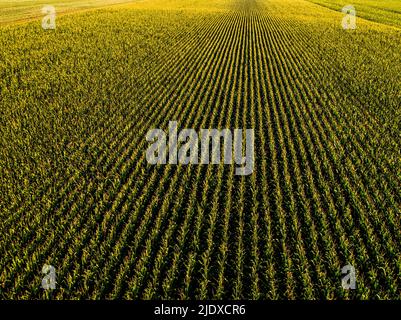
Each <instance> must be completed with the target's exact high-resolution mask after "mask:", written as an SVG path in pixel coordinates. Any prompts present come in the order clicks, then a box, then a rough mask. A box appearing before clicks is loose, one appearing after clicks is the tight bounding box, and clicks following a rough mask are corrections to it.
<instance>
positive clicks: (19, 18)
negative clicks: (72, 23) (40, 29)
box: [0, 0, 148, 26]
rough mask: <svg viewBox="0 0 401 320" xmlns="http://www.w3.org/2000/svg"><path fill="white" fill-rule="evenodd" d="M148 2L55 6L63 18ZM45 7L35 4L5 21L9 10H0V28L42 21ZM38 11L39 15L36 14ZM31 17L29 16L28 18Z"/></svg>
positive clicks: (111, 2)
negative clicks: (42, 9)
mask: <svg viewBox="0 0 401 320" xmlns="http://www.w3.org/2000/svg"><path fill="white" fill-rule="evenodd" d="M145 1H148V0H120V1H118V0H117V1H114V2H113V1H99V4H93V5H91V4H90V3H88V4H87V5H85V4H83V5H82V4H81V5H77V3H76V2H72V3H71V6H69V3H68V2H60V3H59V4H57V3H54V4H53V5H54V6H55V7H56V9H57V16H63V15H66V14H75V13H80V12H85V11H91V10H97V9H104V8H108V7H115V6H119V5H127V4H135V3H141V2H145ZM42 6H43V4H40V3H39V4H35V5H33V6H32V7H27V8H26V10H24V11H21V14H18V15H16V16H15V18H8V19H4V15H5V13H4V11H5V10H7V9H9V8H0V26H7V25H13V24H19V23H26V22H30V21H35V20H37V19H41V18H42V17H43V14H42V13H41V11H40V8H41V7H42ZM36 9H38V10H36ZM32 11H33V12H32ZM36 11H37V13H35V12H36ZM26 15H29V16H26Z"/></svg>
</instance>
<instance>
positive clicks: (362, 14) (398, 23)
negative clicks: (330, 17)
mask: <svg viewBox="0 0 401 320" xmlns="http://www.w3.org/2000/svg"><path fill="white" fill-rule="evenodd" d="M305 1H307V2H310V3H313V4H316V5H318V6H321V7H324V8H327V9H329V10H331V11H336V12H339V13H340V12H341V8H342V7H343V5H342V4H339V3H336V2H333V3H327V2H324V1H321V0H305ZM349 4H353V2H352V1H349ZM353 5H354V6H355V7H356V9H357V17H359V18H361V19H365V20H368V21H371V22H375V23H380V24H383V25H387V26H390V27H394V28H397V29H401V12H399V11H397V10H393V9H391V8H384V7H383V8H381V7H377V6H369V5H365V4H363V7H362V5H361V4H358V3H355V4H353ZM400 7H401V4H400ZM361 8H362V10H361ZM364 9H365V10H364ZM366 9H372V10H377V11H378V12H381V13H389V14H399V15H400V19H399V20H391V18H390V17H387V16H385V15H383V14H382V15H381V17H382V19H380V18H376V19H374V18H373V17H372V15H373V13H370V14H369V13H367V12H366ZM400 9H401V8H400Z"/></svg>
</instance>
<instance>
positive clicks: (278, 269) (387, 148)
mask: <svg viewBox="0 0 401 320" xmlns="http://www.w3.org/2000/svg"><path fill="white" fill-rule="evenodd" d="M322 2H325V3H326V4H327V3H328V2H330V5H323V6H322V5H320V4H319V3H322ZM356 2H357V4H359V6H361V10H360V11H361V14H362V16H361V17H359V16H358V20H357V29H355V30H343V29H342V27H341V20H342V17H343V13H342V12H341V8H342V6H343V5H342V2H341V1H313V2H310V1H304V0H292V1H290V0H215V1H211V0H187V1H184V0H165V1H162V0H148V1H139V2H132V3H122V4H121V3H119V4H118V5H114V6H102V7H99V8H91V9H90V10H77V11H73V12H66V13H65V14H64V13H63V14H60V15H58V16H57V28H56V29H55V30H43V29H42V27H41V24H40V19H38V18H32V19H27V20H23V21H21V20H19V19H15V22H8V23H3V24H0V30H1V32H0V75H1V77H0V115H1V116H0V150H1V151H0V168H1V175H0V197H1V198H0V221H1V222H0V297H1V298H2V299H145V300H148V299H180V300H181V299H234V300H237V299H400V298H401V232H400V230H401V193H400V186H401V183H400V182H401V170H400V160H401V152H400V146H401V143H400V142H401V139H400V138H401V131H400V125H401V42H400V39H401V30H400V25H401V4H400V3H399V2H398V6H397V4H393V7H394V8H393V10H392V11H391V12H390V11H389V14H388V15H386V11H383V12H384V13H382V14H381V15H379V17H378V20H376V21H374V19H373V20H372V19H371V16H374V10H373V9H372V8H371V7H367V5H366V7H363V6H364V4H363V3H362V2H361V1H356ZM55 3H56V4H55V7H56V8H57V1H55ZM339 3H341V5H339V6H336V5H337V4H339ZM375 3H377V6H379V5H382V6H385V1H375ZM345 4H346V3H345ZM345 4H344V5H345ZM357 4H356V8H357V12H358V6H357ZM333 8H337V10H334V9H333ZM0 9H1V7H0ZM364 12H367V13H368V14H367V15H366V16H365V15H364ZM397 12H398V13H397ZM39 13H40V11H39ZM0 14H6V13H4V12H3V11H1V10H0ZM169 121H177V123H178V126H179V128H180V129H184V128H193V129H195V130H199V129H201V128H217V129H220V130H221V129H224V128H230V129H234V128H253V129H254V132H255V146H254V153H255V163H254V170H253V173H252V174H250V175H246V176H237V175H235V174H234V171H235V166H234V165H225V164H223V163H222V164H211V165H204V164H199V165H196V164H189V165H182V164H178V165H172V164H166V165H151V164H149V163H148V162H147V161H146V154H145V153H146V149H147V147H148V145H149V143H148V142H147V141H146V139H145V136H146V134H147V132H148V131H149V130H151V129H153V128H161V129H163V130H164V129H166V128H167V127H168V123H169ZM45 264H48V265H52V266H54V268H55V270H56V275H57V287H56V289H55V290H43V288H42V287H41V279H42V278H43V274H42V272H41V270H42V267H43V265H45ZM347 264H350V265H352V266H354V267H355V269H356V276H357V278H356V289H355V290H344V288H343V287H342V286H341V278H342V276H343V275H342V272H341V268H342V267H343V266H345V265H347Z"/></svg>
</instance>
